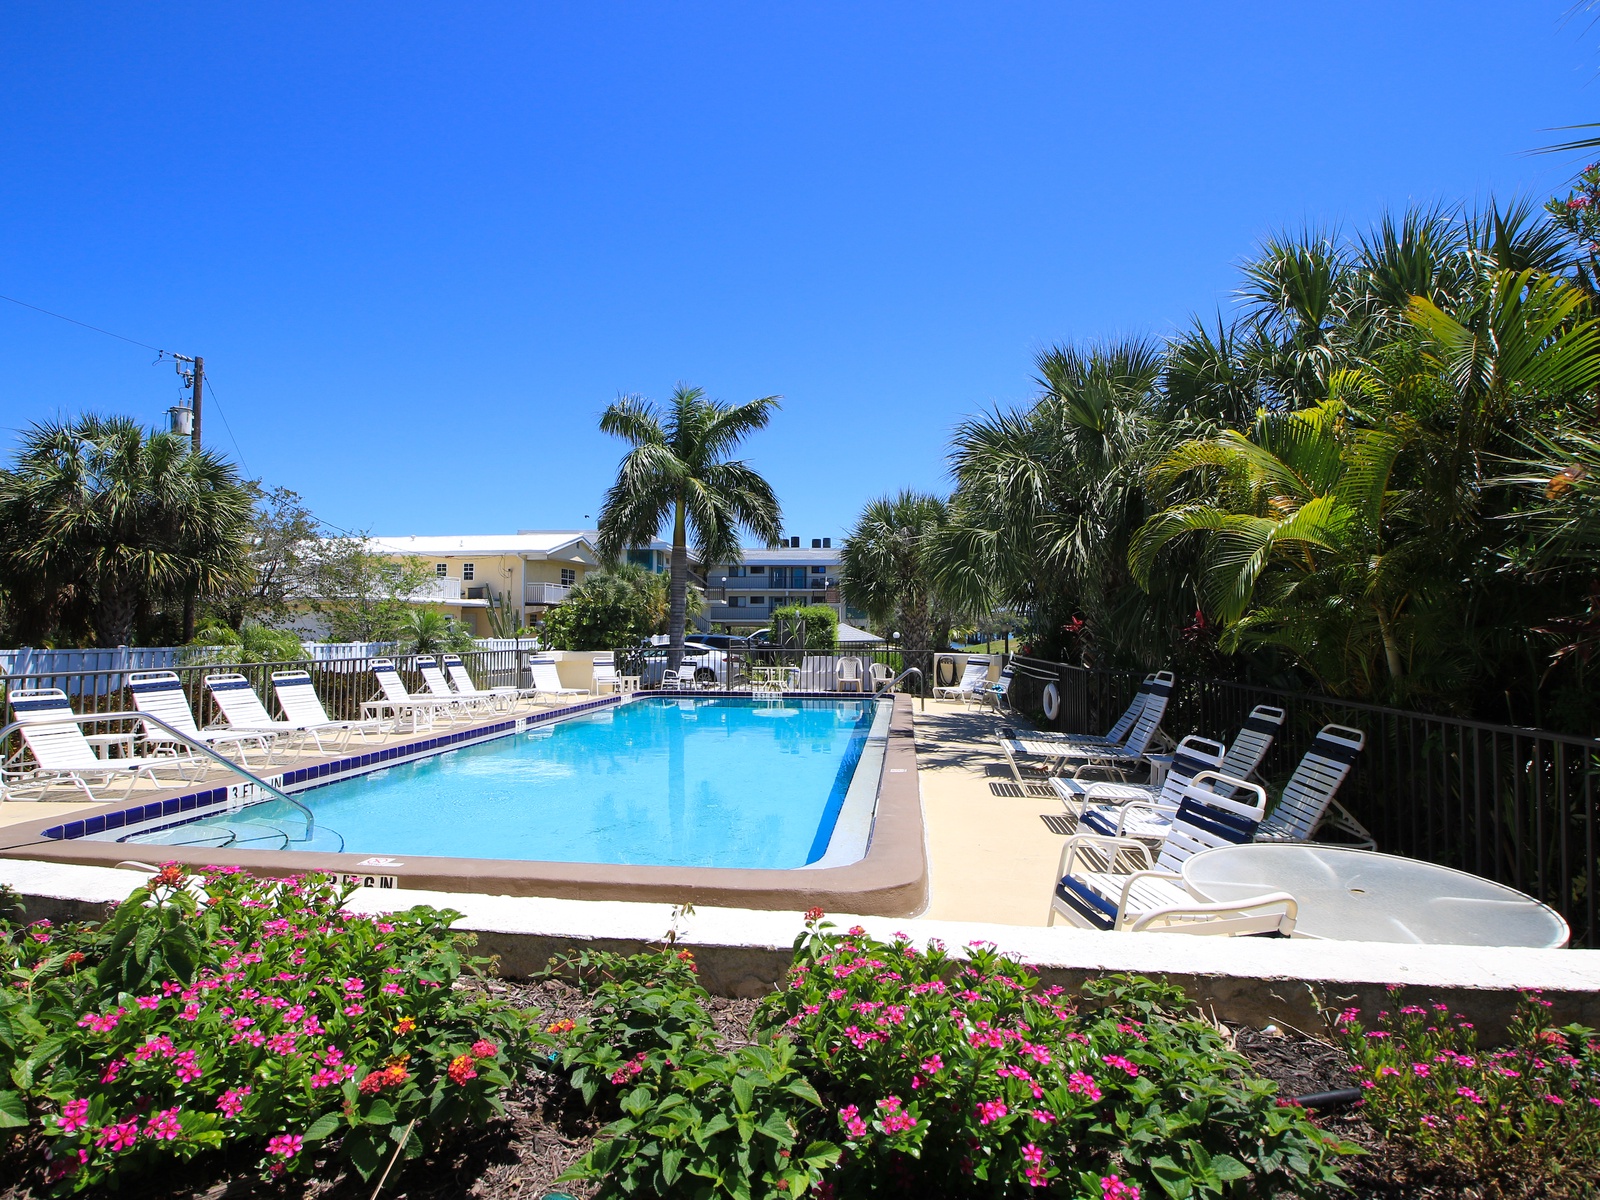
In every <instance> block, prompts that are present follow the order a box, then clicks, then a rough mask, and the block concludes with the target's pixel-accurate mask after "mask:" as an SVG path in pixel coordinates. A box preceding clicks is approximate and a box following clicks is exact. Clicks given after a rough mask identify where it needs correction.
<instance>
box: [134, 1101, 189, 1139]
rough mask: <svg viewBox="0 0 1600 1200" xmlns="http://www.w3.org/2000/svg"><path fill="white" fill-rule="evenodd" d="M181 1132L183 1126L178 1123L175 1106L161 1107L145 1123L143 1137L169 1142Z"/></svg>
mask: <svg viewBox="0 0 1600 1200" xmlns="http://www.w3.org/2000/svg"><path fill="white" fill-rule="evenodd" d="M182 1132H183V1126H182V1125H180V1124H179V1123H178V1110H177V1109H176V1108H167V1109H163V1110H161V1111H160V1112H158V1113H156V1114H155V1115H154V1116H152V1117H151V1118H150V1120H149V1121H147V1122H146V1123H145V1127H144V1135H145V1137H151V1138H155V1139H156V1140H157V1141H158V1142H170V1141H172V1140H173V1139H174V1138H176V1137H177V1136H178V1135H179V1134H180V1133H182Z"/></svg>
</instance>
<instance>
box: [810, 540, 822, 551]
mask: <svg viewBox="0 0 1600 1200" xmlns="http://www.w3.org/2000/svg"><path fill="white" fill-rule="evenodd" d="M811 548H812V549H813V550H821V549H822V539H821V538H812V539H811Z"/></svg>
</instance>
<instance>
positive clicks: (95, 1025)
mask: <svg viewBox="0 0 1600 1200" xmlns="http://www.w3.org/2000/svg"><path fill="white" fill-rule="evenodd" d="M126 1011H127V1010H126V1009H121V1008H119V1009H117V1011H116V1012H108V1013H89V1014H88V1015H86V1016H84V1017H82V1018H80V1019H79V1021H78V1028H79V1029H88V1030H92V1031H93V1032H95V1033H110V1032H111V1031H112V1030H113V1029H115V1028H116V1027H117V1022H118V1021H120V1020H122V1014H123V1013H124V1012H126Z"/></svg>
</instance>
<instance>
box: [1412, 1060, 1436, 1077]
mask: <svg viewBox="0 0 1600 1200" xmlns="http://www.w3.org/2000/svg"><path fill="white" fill-rule="evenodd" d="M1411 1073H1412V1074H1413V1075H1416V1076H1418V1077H1419V1078H1422V1079H1426V1078H1427V1077H1428V1076H1429V1075H1430V1074H1432V1073H1433V1068H1432V1067H1430V1066H1429V1065H1428V1064H1427V1063H1412V1064H1411Z"/></svg>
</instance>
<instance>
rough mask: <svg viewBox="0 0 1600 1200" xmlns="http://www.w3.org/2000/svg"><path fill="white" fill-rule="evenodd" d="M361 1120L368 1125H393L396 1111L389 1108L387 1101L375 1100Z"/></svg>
mask: <svg viewBox="0 0 1600 1200" xmlns="http://www.w3.org/2000/svg"><path fill="white" fill-rule="evenodd" d="M361 1119H362V1120H363V1121H365V1122H366V1123H367V1124H368V1125H393V1124H394V1109H392V1108H390V1107H389V1102H388V1101H387V1100H374V1101H373V1102H372V1107H371V1108H369V1109H367V1111H366V1113H365V1114H364V1115H363V1116H362V1118H361Z"/></svg>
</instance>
